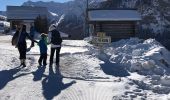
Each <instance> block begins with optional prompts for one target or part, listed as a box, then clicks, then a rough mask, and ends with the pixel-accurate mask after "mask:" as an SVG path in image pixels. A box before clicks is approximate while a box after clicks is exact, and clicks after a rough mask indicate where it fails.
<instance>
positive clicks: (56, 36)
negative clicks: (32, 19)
mask: <svg viewBox="0 0 170 100" xmlns="http://www.w3.org/2000/svg"><path fill="white" fill-rule="evenodd" d="M62 37H70V35H67V34H64V35H63V33H62V32H59V31H58V30H57V26H56V25H55V24H52V25H51V26H50V27H49V34H48V42H49V43H50V44H51V52H50V65H49V66H50V67H52V65H53V58H54V53H55V52H56V67H59V62H60V50H61V43H62Z"/></svg>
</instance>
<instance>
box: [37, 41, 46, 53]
mask: <svg viewBox="0 0 170 100" xmlns="http://www.w3.org/2000/svg"><path fill="white" fill-rule="evenodd" d="M38 45H39V47H40V53H41V54H45V53H47V40H46V39H41V40H40V41H39V43H38Z"/></svg>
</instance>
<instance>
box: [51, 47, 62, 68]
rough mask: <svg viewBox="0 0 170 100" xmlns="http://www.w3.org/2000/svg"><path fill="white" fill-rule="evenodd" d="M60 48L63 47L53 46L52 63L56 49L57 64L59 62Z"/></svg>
mask: <svg viewBox="0 0 170 100" xmlns="http://www.w3.org/2000/svg"><path fill="white" fill-rule="evenodd" d="M60 49H61V47H58V48H51V55H50V65H52V64H53V58H54V53H55V51H56V65H57V64H59V62H60Z"/></svg>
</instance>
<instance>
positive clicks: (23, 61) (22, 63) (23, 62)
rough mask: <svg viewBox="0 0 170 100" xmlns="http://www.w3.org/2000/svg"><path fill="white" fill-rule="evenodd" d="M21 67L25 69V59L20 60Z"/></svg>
mask: <svg viewBox="0 0 170 100" xmlns="http://www.w3.org/2000/svg"><path fill="white" fill-rule="evenodd" d="M21 65H22V66H23V67H26V65H25V59H21Z"/></svg>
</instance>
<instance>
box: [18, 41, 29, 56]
mask: <svg viewBox="0 0 170 100" xmlns="http://www.w3.org/2000/svg"><path fill="white" fill-rule="evenodd" d="M26 49H27V46H26V43H18V51H19V54H20V56H19V59H26V51H27V50H26Z"/></svg>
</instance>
